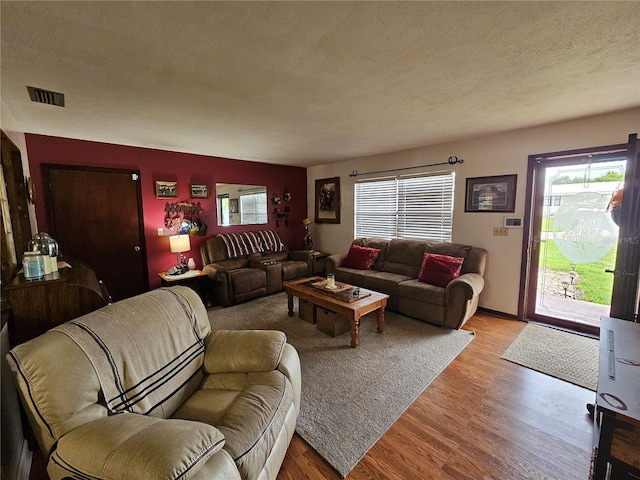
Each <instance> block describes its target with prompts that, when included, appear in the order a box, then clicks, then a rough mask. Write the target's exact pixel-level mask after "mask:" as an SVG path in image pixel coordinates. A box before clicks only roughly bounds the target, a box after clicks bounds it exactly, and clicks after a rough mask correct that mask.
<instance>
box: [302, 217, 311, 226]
mask: <svg viewBox="0 0 640 480" xmlns="http://www.w3.org/2000/svg"><path fill="white" fill-rule="evenodd" d="M302 224H303V225H311V220H310V219H308V218H305V219H304V220H302Z"/></svg>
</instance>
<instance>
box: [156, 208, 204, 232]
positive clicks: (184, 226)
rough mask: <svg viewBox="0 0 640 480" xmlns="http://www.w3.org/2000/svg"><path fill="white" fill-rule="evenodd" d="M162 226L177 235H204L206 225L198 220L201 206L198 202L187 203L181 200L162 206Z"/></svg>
mask: <svg viewBox="0 0 640 480" xmlns="http://www.w3.org/2000/svg"><path fill="white" fill-rule="evenodd" d="M164 211H165V216H164V226H165V227H167V229H168V230H171V231H174V232H178V233H182V234H185V233H188V234H189V235H191V236H194V235H206V234H207V229H208V227H207V224H206V223H204V222H203V221H202V219H201V218H200V212H202V205H201V204H200V202H198V203H196V202H188V201H186V200H181V201H180V202H175V203H168V202H167V203H166V204H165V206H164Z"/></svg>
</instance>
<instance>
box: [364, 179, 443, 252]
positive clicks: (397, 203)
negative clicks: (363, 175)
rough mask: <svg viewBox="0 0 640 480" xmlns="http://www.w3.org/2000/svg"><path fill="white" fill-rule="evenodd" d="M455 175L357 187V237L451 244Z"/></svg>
mask: <svg viewBox="0 0 640 480" xmlns="http://www.w3.org/2000/svg"><path fill="white" fill-rule="evenodd" d="M454 175H455V174H454V172H446V173H442V172H439V173H435V174H430V175H420V176H406V177H405V176H403V177H395V178H383V179H373V180H362V181H359V182H357V183H356V184H355V219H354V223H355V236H356V237H382V238H388V239H391V238H423V239H433V240H440V241H443V242H444V241H448V242H450V241H451V228H452V223H453V186H454Z"/></svg>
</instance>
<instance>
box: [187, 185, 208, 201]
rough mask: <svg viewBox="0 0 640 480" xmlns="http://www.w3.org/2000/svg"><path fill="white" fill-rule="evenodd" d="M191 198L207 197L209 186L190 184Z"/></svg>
mask: <svg viewBox="0 0 640 480" xmlns="http://www.w3.org/2000/svg"><path fill="white" fill-rule="evenodd" d="M191 198H209V187H208V186H206V185H191Z"/></svg>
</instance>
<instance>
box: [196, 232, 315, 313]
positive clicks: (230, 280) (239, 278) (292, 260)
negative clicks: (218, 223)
mask: <svg viewBox="0 0 640 480" xmlns="http://www.w3.org/2000/svg"><path fill="white" fill-rule="evenodd" d="M200 253H201V255H202V265H203V271H204V272H205V273H206V274H207V275H208V276H209V279H210V282H209V285H210V288H211V289H212V294H213V298H214V299H215V301H216V302H217V303H218V304H220V305H223V306H225V307H228V306H231V305H235V304H237V303H241V302H245V301H247V300H251V299H253V298H257V297H262V296H264V295H270V294H272V293H276V292H281V291H282V290H283V286H282V285H283V282H286V281H288V280H294V279H296V278H302V277H306V276H309V275H310V274H311V271H312V256H311V252H309V251H308V250H301V251H289V250H288V249H287V247H286V245H284V243H283V242H282V240H281V239H280V236H279V235H278V233H277V232H276V231H274V230H259V231H257V232H242V233H231V234H222V233H221V234H218V235H216V236H211V237H209V238H207V239H206V241H205V243H203V244H202V247H201V249H200Z"/></svg>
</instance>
